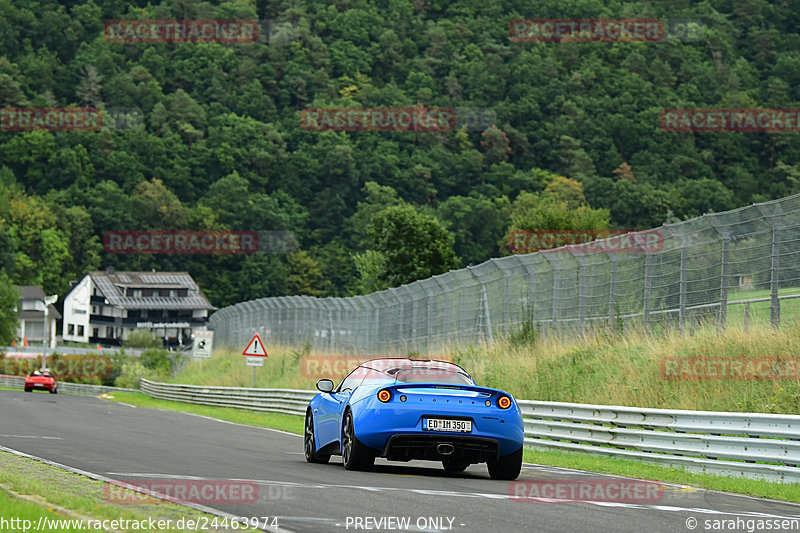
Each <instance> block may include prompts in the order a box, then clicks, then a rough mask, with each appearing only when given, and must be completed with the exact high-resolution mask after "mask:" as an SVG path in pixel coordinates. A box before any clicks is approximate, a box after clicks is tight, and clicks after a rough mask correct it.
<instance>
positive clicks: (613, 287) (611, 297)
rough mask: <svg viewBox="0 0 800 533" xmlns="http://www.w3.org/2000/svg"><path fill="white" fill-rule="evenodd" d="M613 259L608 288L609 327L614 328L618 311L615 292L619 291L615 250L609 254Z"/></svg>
mask: <svg viewBox="0 0 800 533" xmlns="http://www.w3.org/2000/svg"><path fill="white" fill-rule="evenodd" d="M608 258H609V259H610V260H611V283H609V289H608V328H609V329H610V330H612V331H613V330H614V314H615V311H616V299H615V293H616V291H617V258H616V256H615V255H614V252H611V253H609V254H608Z"/></svg>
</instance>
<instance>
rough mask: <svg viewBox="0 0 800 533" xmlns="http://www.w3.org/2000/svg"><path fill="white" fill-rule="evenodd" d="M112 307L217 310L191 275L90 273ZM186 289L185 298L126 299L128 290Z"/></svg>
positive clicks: (147, 297) (132, 297) (141, 297)
mask: <svg viewBox="0 0 800 533" xmlns="http://www.w3.org/2000/svg"><path fill="white" fill-rule="evenodd" d="M88 275H89V276H91V278H92V281H93V282H94V284H95V285H96V286H97V288H98V289H100V292H102V293H103V296H104V297H105V298H106V300H108V303H109V305H115V306H120V307H123V308H125V309H168V310H188V309H211V310H213V309H216V308H215V307H214V306H213V305H211V303H210V302H209V301H208V299H207V298H206V296H205V295H204V294H203V291H201V290H200V287H198V286H197V283H195V282H194V280H193V279H192V276H190V275H189V273H188V272H113V273H112V272H103V271H95V272H89V274H88ZM128 288H136V289H186V290H187V292H188V294H187V295H186V296H138V297H135V296H127V295H126V293H125V290H126V289H128Z"/></svg>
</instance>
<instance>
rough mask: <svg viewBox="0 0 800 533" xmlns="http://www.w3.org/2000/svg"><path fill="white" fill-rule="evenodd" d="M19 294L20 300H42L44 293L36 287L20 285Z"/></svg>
mask: <svg viewBox="0 0 800 533" xmlns="http://www.w3.org/2000/svg"><path fill="white" fill-rule="evenodd" d="M19 294H20V298H21V299H22V300H42V299H44V296H45V294H44V291H43V290H42V288H41V287H39V286H38V285H20V286H19Z"/></svg>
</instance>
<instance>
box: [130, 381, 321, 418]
mask: <svg viewBox="0 0 800 533" xmlns="http://www.w3.org/2000/svg"><path fill="white" fill-rule="evenodd" d="M139 387H140V388H141V390H142V392H144V393H146V394H149V395H150V396H152V397H154V398H159V399H162V400H174V401H178V402H187V403H195V404H202V405H216V406H219V407H233V408H237V409H250V410H252V411H267V412H272V413H283V414H287V415H297V416H304V415H305V414H306V406H307V405H308V402H309V400H311V398H313V397H314V395H315V394H316V392H314V391H308V390H294V389H247V388H238V387H206V386H202V385H180V384H176V383H157V382H155V381H149V380H147V379H142V380H141V382H140V384H139Z"/></svg>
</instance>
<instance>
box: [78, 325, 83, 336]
mask: <svg viewBox="0 0 800 533" xmlns="http://www.w3.org/2000/svg"><path fill="white" fill-rule="evenodd" d="M78 337H83V326H78Z"/></svg>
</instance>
